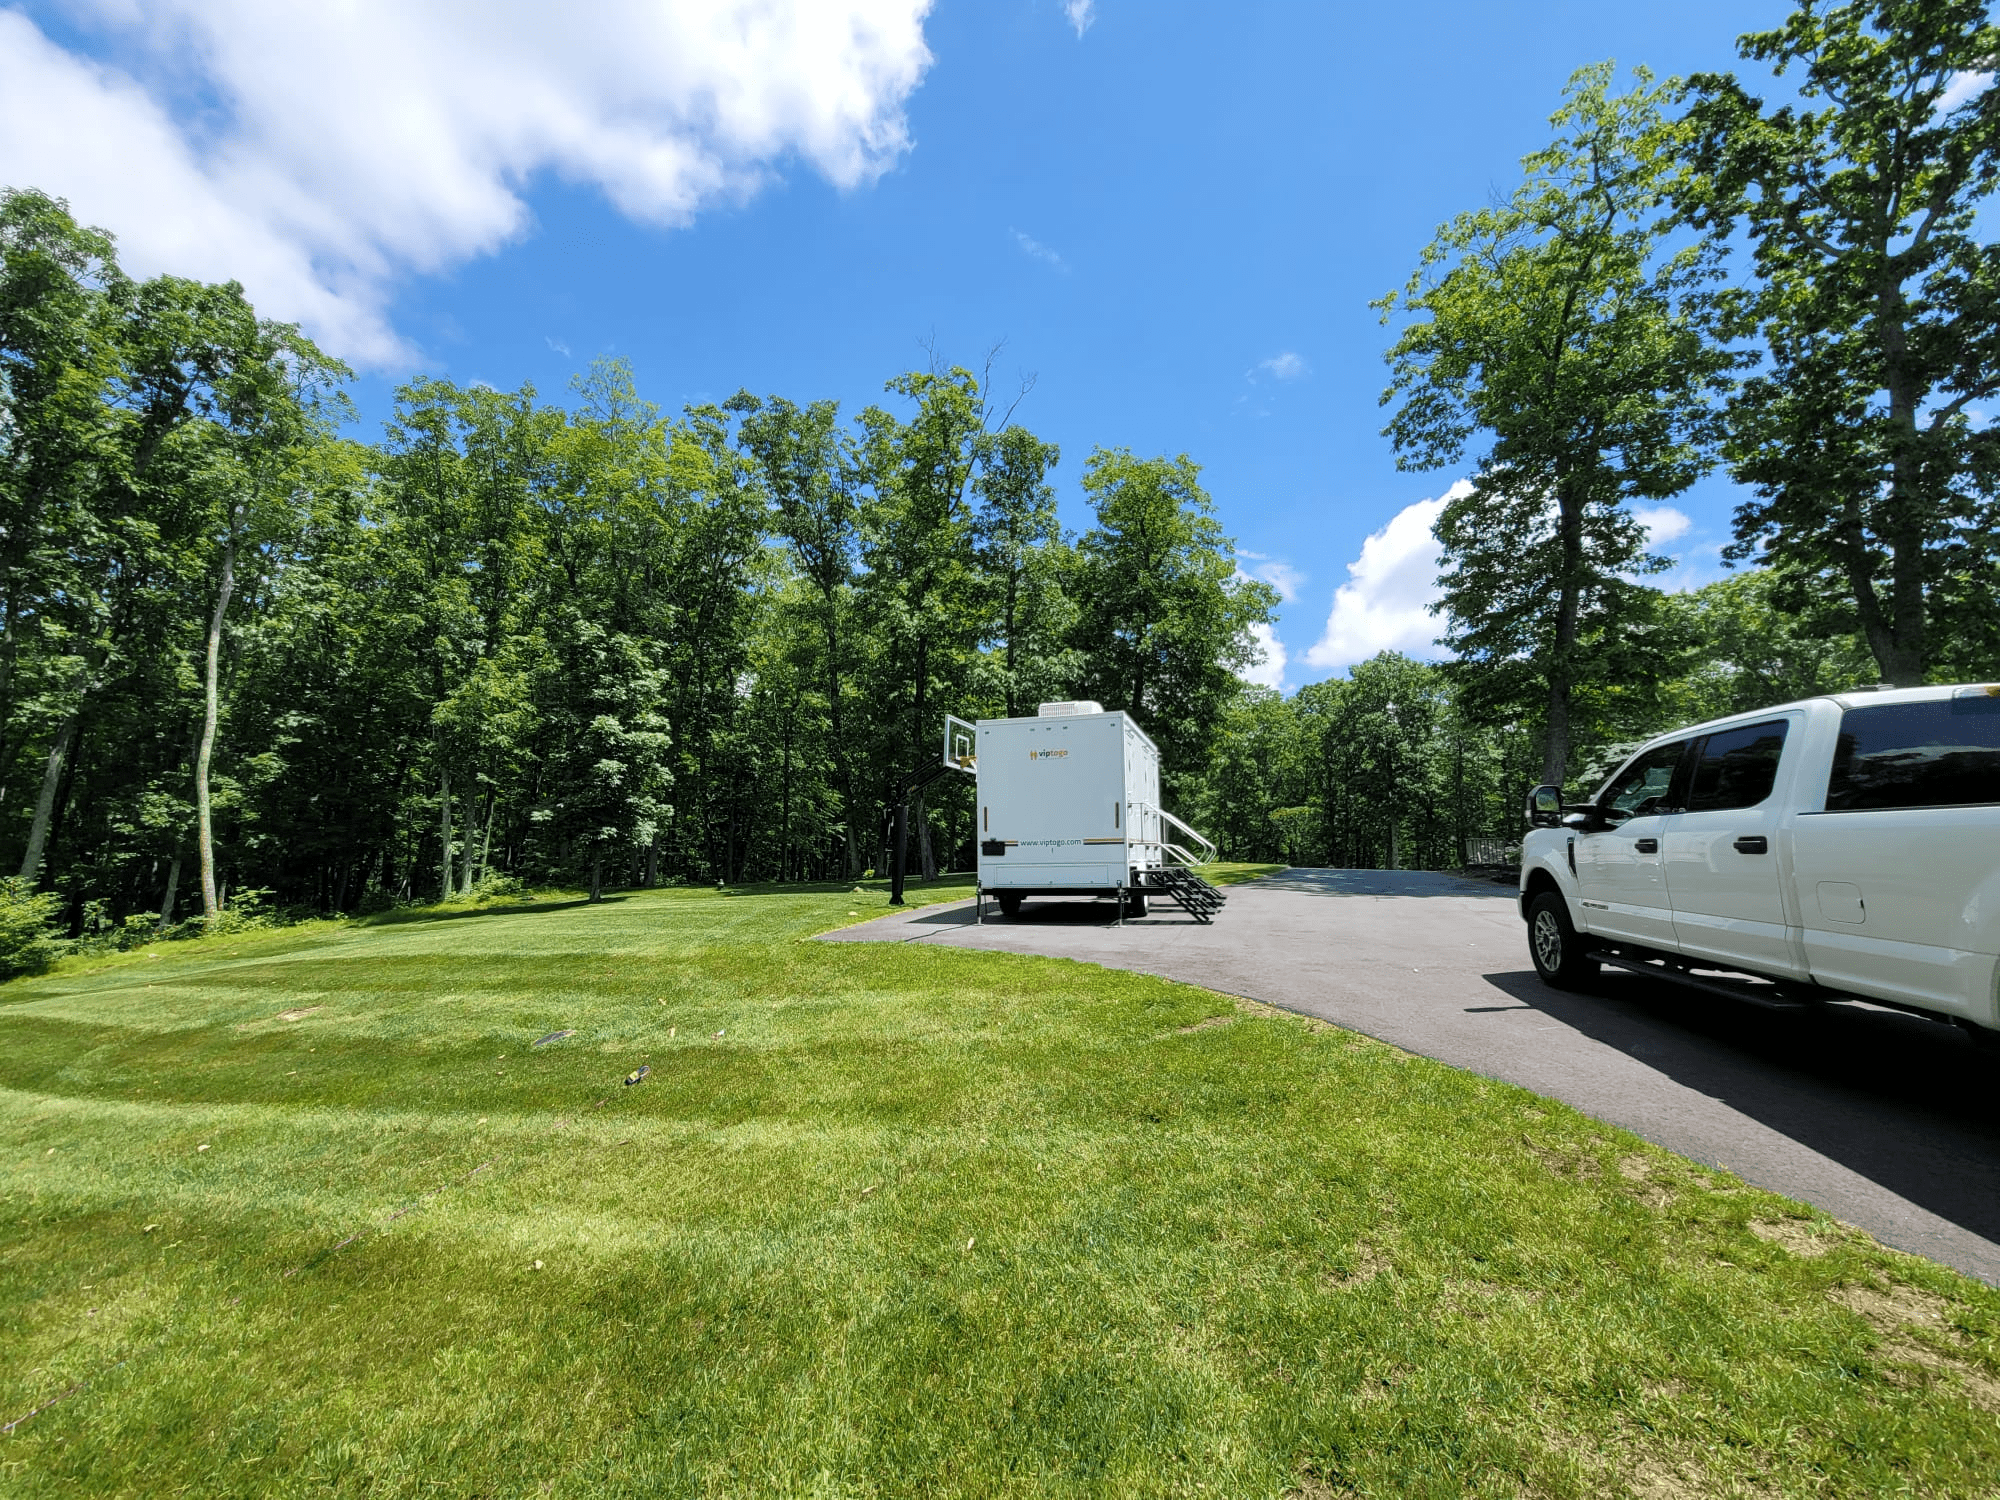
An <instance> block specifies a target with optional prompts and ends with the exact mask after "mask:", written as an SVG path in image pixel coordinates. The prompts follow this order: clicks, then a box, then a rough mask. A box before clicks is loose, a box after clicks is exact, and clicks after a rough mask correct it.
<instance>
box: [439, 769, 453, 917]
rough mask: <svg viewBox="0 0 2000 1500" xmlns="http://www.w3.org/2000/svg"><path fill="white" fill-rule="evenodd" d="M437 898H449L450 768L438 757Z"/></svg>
mask: <svg viewBox="0 0 2000 1500" xmlns="http://www.w3.org/2000/svg"><path fill="white" fill-rule="evenodd" d="M438 839H439V852H438V861H439V871H440V873H439V876H438V900H440V901H449V900H450V899H451V770H450V768H449V767H448V766H446V765H445V763H444V757H443V756H439V757H438Z"/></svg>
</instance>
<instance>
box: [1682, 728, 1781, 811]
mask: <svg viewBox="0 0 2000 1500" xmlns="http://www.w3.org/2000/svg"><path fill="white" fill-rule="evenodd" d="M1785 727H1786V725H1785V721H1784V720H1783V719H1779V720H1778V721H1776V722H1775V723H1771V724H1746V725H1744V726H1743V728H1741V729H1724V730H1722V731H1720V732H1719V733H1716V734H1711V735H1710V736H1709V737H1708V738H1707V739H1705V740H1703V741H1702V744H1701V753H1700V754H1699V755H1697V756H1696V757H1695V762H1694V775H1693V778H1692V779H1691V780H1690V782H1689V784H1688V799H1687V810H1688V811H1689V812H1722V811H1724V810H1726V809H1728V808H1732V807H1755V806H1756V805H1757V804H1758V803H1759V802H1762V801H1763V800H1764V799H1765V798H1766V797H1768V796H1770V795H1771V787H1772V785H1773V784H1774V783H1775V782H1776V781H1777V779H1778V757H1779V756H1781V755H1783V754H1784V753H1785Z"/></svg>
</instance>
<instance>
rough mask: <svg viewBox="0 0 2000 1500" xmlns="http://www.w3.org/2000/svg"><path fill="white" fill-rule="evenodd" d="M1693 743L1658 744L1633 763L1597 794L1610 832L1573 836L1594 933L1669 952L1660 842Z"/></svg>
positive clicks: (1581, 893)
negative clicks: (1683, 766)
mask: <svg viewBox="0 0 2000 1500" xmlns="http://www.w3.org/2000/svg"><path fill="white" fill-rule="evenodd" d="M1687 748H1688V742H1687V741H1686V740H1676V741H1674V742H1673V743H1672V744H1671V745H1659V746H1655V747H1654V748H1653V749H1651V750H1648V751H1646V752H1645V753H1644V754H1642V755H1640V756H1638V757H1637V758H1635V759H1634V760H1633V761H1631V762H1630V763H1629V764H1628V765H1627V766H1626V767H1625V769H1624V770H1622V771H1620V772H1619V773H1618V774H1617V775H1616V776H1614V777H1612V779H1611V781H1610V782H1609V784H1607V785H1606V787H1605V788H1604V790H1603V791H1602V792H1600V793H1599V794H1598V798H1597V806H1598V809H1599V810H1600V812H1602V814H1603V816H1604V818H1605V819H1606V821H1607V822H1608V823H1609V824H1610V826H1609V827H1608V828H1603V829H1599V830H1596V831H1594V832H1588V831H1583V830H1579V831H1578V833H1577V836H1576V882H1577V894H1578V897H1579V899H1580V900H1581V901H1582V902H1583V919H1584V922H1585V923H1586V924H1587V925H1588V926H1589V928H1590V930H1591V931H1592V932H1593V933H1601V934H1603V935H1604V936H1606V937H1615V938H1624V939H1626V940H1627V941H1628V942H1634V943H1644V944H1646V945H1647V946H1648V947H1652V948H1661V949H1665V950H1668V951H1672V949H1673V947H1674V917H1673V908H1672V907H1671V906H1670V905H1669V904H1668V901H1667V883H1666V880H1665V879H1664V878H1663V876H1662V874H1661V867H1660V840H1661V839H1662V838H1663V837H1664V836H1665V832H1666V825H1667V823H1668V822H1669V821H1670V818H1669V813H1670V810H1671V809H1672V807H1673V805H1674V804H1673V799H1672V793H1673V792H1674V790H1675V781H1676V777H1677V776H1678V774H1679V772H1680V769H1681V762H1682V761H1683V760H1684V759H1685V758H1686V754H1687Z"/></svg>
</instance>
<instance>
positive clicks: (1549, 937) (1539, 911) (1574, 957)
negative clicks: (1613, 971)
mask: <svg viewBox="0 0 2000 1500" xmlns="http://www.w3.org/2000/svg"><path fill="white" fill-rule="evenodd" d="M1528 953H1529V955H1530V956H1531V957H1532V958H1533V959H1534V961H1535V973H1536V974H1537V975H1539V976H1540V978H1541V981H1542V983H1544V984H1546V985H1551V986H1553V987H1554V988H1556V989H1559V990H1580V989H1582V988H1583V987H1584V986H1585V985H1587V984H1588V983H1590V981H1591V980H1593V979H1595V978H1596V977H1597V974H1598V970H1599V967H1600V966H1599V964H1598V962H1597V960H1596V959H1595V958H1593V957H1591V956H1590V955H1589V954H1588V953H1585V952H1584V951H1583V940H1582V938H1580V937H1579V936H1578V935H1577V930H1576V924H1575V923H1573V922H1572V921H1570V919H1569V903H1568V902H1567V901H1565V900H1564V899H1563V896H1562V892H1560V891H1543V892H1542V893H1541V894H1540V895H1539V896H1537V897H1535V899H1534V900H1533V901H1531V902H1529V903H1528Z"/></svg>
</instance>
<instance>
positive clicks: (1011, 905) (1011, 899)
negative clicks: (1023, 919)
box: [1000, 895, 1021, 917]
mask: <svg viewBox="0 0 2000 1500" xmlns="http://www.w3.org/2000/svg"><path fill="white" fill-rule="evenodd" d="M1000 915H1001V916H1003V917H1018V916H1020V915H1021V898H1020V897H1019V896H1013V895H1006V896H1002V897H1001V898H1000Z"/></svg>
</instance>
